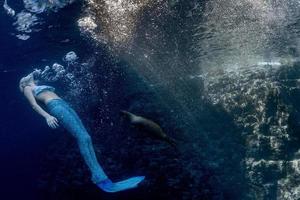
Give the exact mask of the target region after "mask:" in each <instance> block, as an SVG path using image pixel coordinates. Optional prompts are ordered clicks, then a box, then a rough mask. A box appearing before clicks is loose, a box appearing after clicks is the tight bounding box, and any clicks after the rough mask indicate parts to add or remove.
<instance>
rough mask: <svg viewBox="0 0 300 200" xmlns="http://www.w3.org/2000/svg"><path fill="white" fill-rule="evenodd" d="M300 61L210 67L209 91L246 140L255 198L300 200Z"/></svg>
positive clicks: (206, 80) (214, 102)
mask: <svg viewBox="0 0 300 200" xmlns="http://www.w3.org/2000/svg"><path fill="white" fill-rule="evenodd" d="M299 77H300V71H299V63H295V64H294V65H292V66H272V65H266V66H253V67H250V68H245V69H233V70H229V69H227V70H224V71H214V72H209V73H207V74H205V75H204V76H203V79H204V82H205V88H206V94H207V96H208V98H209V99H210V100H211V102H212V103H213V104H215V105H216V104H219V105H221V106H222V107H224V109H225V110H226V111H227V112H228V113H229V114H230V115H232V116H233V118H234V121H235V124H237V125H238V126H239V127H241V128H242V130H243V131H242V132H241V135H242V136H243V138H244V139H245V149H246V156H245V158H244V161H245V167H246V169H245V172H246V178H247V182H248V184H249V186H250V192H249V194H248V196H249V197H250V198H251V199H299V198H300V190H299V183H300V180H299V178H300V176H299V175H300V174H299V173H300V171H299V166H300V165H299V164H300V163H299V147H300V145H299V134H298V133H299V105H298V102H299V94H300V93H299V92H300V90H299V86H300V85H299V84H300V81H299V80H300V79H299Z"/></svg>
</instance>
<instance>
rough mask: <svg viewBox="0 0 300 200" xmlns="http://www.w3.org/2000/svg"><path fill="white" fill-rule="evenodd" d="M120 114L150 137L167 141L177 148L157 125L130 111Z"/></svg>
mask: <svg viewBox="0 0 300 200" xmlns="http://www.w3.org/2000/svg"><path fill="white" fill-rule="evenodd" d="M120 113H121V114H122V115H123V116H124V117H126V118H127V119H128V120H129V121H130V123H131V124H132V125H133V126H134V127H136V128H138V129H139V130H141V131H143V132H145V133H146V134H147V135H148V136H150V137H153V138H156V139H159V140H162V141H165V142H167V143H168V144H170V145H172V146H173V147H176V142H175V140H174V139H173V138H170V137H169V136H167V134H165V132H164V131H163V130H162V128H161V127H160V126H159V125H158V124H157V123H155V122H153V121H152V120H150V119H146V118H144V117H141V116H138V115H135V114H133V113H130V112H128V111H124V110H122V111H120Z"/></svg>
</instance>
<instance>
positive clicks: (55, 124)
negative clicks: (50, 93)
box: [24, 86, 58, 128]
mask: <svg viewBox="0 0 300 200" xmlns="http://www.w3.org/2000/svg"><path fill="white" fill-rule="evenodd" d="M24 95H25V97H26V98H27V100H28V101H29V103H30V105H31V107H32V108H33V110H35V111H36V112H37V113H39V114H40V115H41V116H43V117H44V118H45V119H46V121H47V124H48V125H49V126H50V127H51V128H56V127H58V121H57V119H56V118H55V117H53V116H51V115H50V114H49V113H47V112H46V111H45V110H44V109H43V108H41V107H40V106H39V104H38V103H37V102H36V100H35V98H34V96H33V94H32V89H31V87H30V86H27V87H25V88H24Z"/></svg>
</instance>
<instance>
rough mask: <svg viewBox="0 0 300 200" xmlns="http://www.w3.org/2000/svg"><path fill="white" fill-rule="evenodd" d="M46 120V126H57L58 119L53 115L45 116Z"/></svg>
mask: <svg viewBox="0 0 300 200" xmlns="http://www.w3.org/2000/svg"><path fill="white" fill-rule="evenodd" d="M46 121H47V124H48V126H49V127H51V128H53V129H54V128H57V127H58V126H59V125H58V120H57V119H56V118H55V117H53V116H51V115H49V116H48V117H46Z"/></svg>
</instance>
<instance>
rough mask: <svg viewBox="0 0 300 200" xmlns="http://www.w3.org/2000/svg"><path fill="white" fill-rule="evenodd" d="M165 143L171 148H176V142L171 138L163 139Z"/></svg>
mask: <svg viewBox="0 0 300 200" xmlns="http://www.w3.org/2000/svg"><path fill="white" fill-rule="evenodd" d="M165 141H166V142H167V143H169V144H170V145H171V146H173V147H177V143H176V140H174V139H173V138H171V137H166V138H165Z"/></svg>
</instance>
